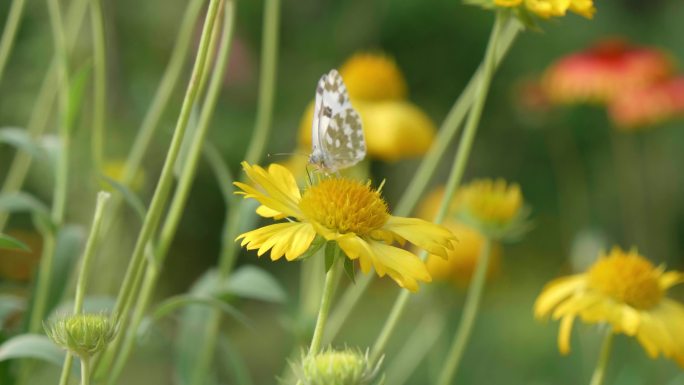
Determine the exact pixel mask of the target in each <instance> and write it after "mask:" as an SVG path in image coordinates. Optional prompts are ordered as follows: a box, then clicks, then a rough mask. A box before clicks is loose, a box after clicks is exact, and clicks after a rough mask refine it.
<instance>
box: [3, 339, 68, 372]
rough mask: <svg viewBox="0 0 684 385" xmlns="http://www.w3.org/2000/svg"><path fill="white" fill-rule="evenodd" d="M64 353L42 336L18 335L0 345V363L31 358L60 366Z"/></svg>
mask: <svg viewBox="0 0 684 385" xmlns="http://www.w3.org/2000/svg"><path fill="white" fill-rule="evenodd" d="M64 357H65V353H64V351H63V350H62V349H60V348H58V347H57V346H55V344H53V343H52V341H50V339H49V338H47V337H46V336H44V335H39V334H20V335H18V336H15V337H12V338H10V339H8V340H7V341H5V342H4V343H3V344H2V345H0V361H6V360H13V359H19V358H33V359H38V360H41V361H45V362H49V363H51V364H53V365H56V366H62V362H64Z"/></svg>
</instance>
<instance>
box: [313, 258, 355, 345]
mask: <svg viewBox="0 0 684 385" xmlns="http://www.w3.org/2000/svg"><path fill="white" fill-rule="evenodd" d="M343 258H346V257H343ZM341 263H342V262H341V261H334V262H333V265H332V267H331V268H330V270H328V272H327V273H326V274H325V284H324V285H323V293H322V294H321V306H320V307H319V308H318V317H317V318H316V328H315V329H314V334H313V337H311V345H309V353H308V354H309V356H313V355H315V354H316V353H318V351H319V350H320V349H321V339H322V338H323V330H325V324H326V323H327V321H328V314H329V313H330V305H332V299H333V296H334V295H335V286H336V285H335V283H336V282H337V280H336V279H335V278H336V276H337V270H338V269H339V265H340V264H341Z"/></svg>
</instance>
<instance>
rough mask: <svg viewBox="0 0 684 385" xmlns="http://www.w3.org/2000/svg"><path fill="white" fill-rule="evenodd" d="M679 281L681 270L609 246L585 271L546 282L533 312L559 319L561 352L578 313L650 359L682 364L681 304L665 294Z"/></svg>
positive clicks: (682, 279) (566, 348)
mask: <svg viewBox="0 0 684 385" xmlns="http://www.w3.org/2000/svg"><path fill="white" fill-rule="evenodd" d="M682 282H684V275H683V274H682V273H680V272H675V271H668V272H666V271H664V269H663V268H662V267H655V266H653V264H652V263H651V262H649V261H648V260H647V259H645V258H644V257H642V256H641V255H639V254H638V253H637V252H636V251H630V252H625V251H623V250H621V249H620V248H618V247H615V248H613V250H611V252H610V253H609V254H608V255H604V256H601V257H600V258H599V259H598V260H597V261H596V262H595V263H594V265H592V266H591V267H590V268H589V270H588V271H587V272H586V273H583V274H577V275H572V276H569V277H563V278H558V279H556V280H554V281H552V282H551V283H549V284H548V285H547V286H546V287H545V288H544V290H543V291H542V293H541V294H540V295H539V297H538V298H537V301H536V303H535V305H534V313H535V316H536V317H538V318H543V317H547V316H549V315H550V316H551V317H552V318H553V319H555V320H560V331H559V334H558V347H559V350H560V351H561V353H563V354H567V353H568V352H569V351H570V333H571V330H572V325H573V322H574V320H575V318H577V317H579V318H580V319H581V320H582V321H584V322H586V323H590V324H594V323H607V324H609V325H610V326H611V327H612V330H613V332H614V333H623V334H626V335H628V336H631V337H635V338H636V339H637V340H638V341H639V343H641V345H642V346H643V348H644V349H645V350H646V352H647V353H648V355H649V356H650V357H651V358H656V357H658V356H659V355H660V354H662V355H663V356H665V357H667V358H671V359H674V360H675V361H677V363H678V364H679V365H680V366H684V326H683V325H684V306H683V305H682V304H680V303H679V302H676V301H673V300H671V299H668V298H666V297H665V293H666V292H667V290H668V289H669V288H670V287H672V286H674V285H677V284H679V283H682Z"/></svg>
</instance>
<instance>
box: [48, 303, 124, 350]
mask: <svg viewBox="0 0 684 385" xmlns="http://www.w3.org/2000/svg"><path fill="white" fill-rule="evenodd" d="M44 327H45V333H46V334H47V336H48V337H49V338H50V339H51V340H52V341H53V342H54V343H55V344H57V345H59V346H61V347H62V348H64V349H66V350H69V351H70V352H71V353H73V354H75V355H77V356H79V357H92V356H93V355H95V354H97V353H99V352H101V351H103V350H104V349H105V348H106V347H107V345H108V344H109V343H110V342H111V341H112V340H113V339H114V336H115V335H116V324H115V323H114V322H113V321H112V320H111V319H110V317H109V316H108V315H105V314H73V315H66V316H61V317H59V318H57V319H55V320H52V321H48V322H46V323H45V326H44Z"/></svg>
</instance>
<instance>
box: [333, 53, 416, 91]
mask: <svg viewBox="0 0 684 385" xmlns="http://www.w3.org/2000/svg"><path fill="white" fill-rule="evenodd" d="M340 75H342V78H343V79H344V82H345V84H346V85H347V91H348V92H349V97H350V98H352V99H359V100H369V101H380V100H401V99H405V98H406V94H407V92H408V91H407V87H406V80H404V75H403V74H402V73H401V70H400V69H399V67H397V64H396V63H395V62H394V60H393V59H392V58H390V57H388V56H386V55H383V54H381V53H379V54H375V53H357V54H355V55H354V56H352V57H350V58H349V59H347V61H346V62H345V63H344V64H342V67H340Z"/></svg>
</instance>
